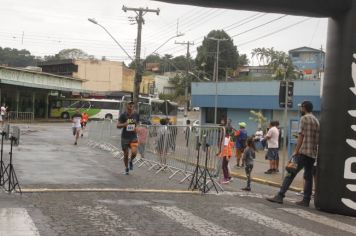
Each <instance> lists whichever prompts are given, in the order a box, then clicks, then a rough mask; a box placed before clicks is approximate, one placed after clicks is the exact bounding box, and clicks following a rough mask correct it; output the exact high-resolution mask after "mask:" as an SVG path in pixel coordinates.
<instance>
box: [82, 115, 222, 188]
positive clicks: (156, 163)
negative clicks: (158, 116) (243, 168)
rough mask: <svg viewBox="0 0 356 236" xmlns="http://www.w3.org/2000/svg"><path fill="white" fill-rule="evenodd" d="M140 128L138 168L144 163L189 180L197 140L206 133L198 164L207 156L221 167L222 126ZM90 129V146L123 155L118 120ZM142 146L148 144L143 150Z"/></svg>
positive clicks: (212, 167) (210, 163) (92, 124)
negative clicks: (204, 144)
mask: <svg viewBox="0 0 356 236" xmlns="http://www.w3.org/2000/svg"><path fill="white" fill-rule="evenodd" d="M138 129H139V131H138V134H139V151H138V157H137V158H136V160H135V164H136V165H138V167H142V166H144V165H145V166H147V167H148V168H149V170H155V174H158V173H159V172H161V171H169V172H170V176H169V179H172V178H173V177H174V176H178V175H180V176H181V178H180V182H184V181H186V180H190V178H191V176H192V174H193V172H194V170H195V166H196V164H197V155H198V150H197V146H198V145H197V142H201V140H203V136H206V144H207V145H206V146H207V148H205V147H201V148H200V152H199V154H200V158H199V165H200V166H204V165H205V159H206V158H207V163H208V164H207V167H208V168H209V169H210V170H211V171H216V170H217V168H221V167H220V166H218V163H219V158H220V157H219V156H218V154H219V153H220V147H221V145H222V140H223V138H224V136H225V129H224V128H223V127H218V126H194V127H190V126H173V125H172V126H171V125H168V126H160V125H151V126H139V127H138ZM88 132H89V134H88V138H89V141H88V144H89V146H92V147H93V148H100V149H103V150H106V151H110V152H112V153H113V155H114V156H115V157H119V158H121V159H122V158H123V153H122V151H121V145H120V137H121V131H120V130H118V129H117V128H116V122H112V121H110V120H105V121H96V122H90V123H89V124H88ZM140 134H141V136H140ZM140 146H144V147H145V148H144V152H142V153H140ZM141 150H142V149H141Z"/></svg>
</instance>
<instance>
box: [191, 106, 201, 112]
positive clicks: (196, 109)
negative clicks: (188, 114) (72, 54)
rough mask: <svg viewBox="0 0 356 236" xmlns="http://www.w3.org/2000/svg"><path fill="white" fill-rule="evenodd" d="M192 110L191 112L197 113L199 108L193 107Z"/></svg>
mask: <svg viewBox="0 0 356 236" xmlns="http://www.w3.org/2000/svg"><path fill="white" fill-rule="evenodd" d="M192 110H193V111H199V110H200V108H199V107H193V108H192Z"/></svg>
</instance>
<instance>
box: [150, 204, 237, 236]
mask: <svg viewBox="0 0 356 236" xmlns="http://www.w3.org/2000/svg"><path fill="white" fill-rule="evenodd" d="M152 209H153V210H155V211H157V212H159V213H161V214H164V215H166V216H168V217H169V218H170V219H172V220H174V221H176V222H178V223H180V224H181V225H183V226H184V227H186V228H188V229H191V230H194V231H196V232H198V233H199V234H200V235H206V236H208V235H209V236H210V235H211V236H215V235H221V236H222V235H224V236H225V235H226V236H228V235H238V234H237V233H235V232H231V231H229V230H227V229H224V228H222V227H220V226H218V225H216V224H214V223H212V222H210V221H207V220H205V219H203V218H200V217H199V216H195V215H193V214H192V213H190V212H187V211H184V210H182V209H179V208H178V207H175V206H152Z"/></svg>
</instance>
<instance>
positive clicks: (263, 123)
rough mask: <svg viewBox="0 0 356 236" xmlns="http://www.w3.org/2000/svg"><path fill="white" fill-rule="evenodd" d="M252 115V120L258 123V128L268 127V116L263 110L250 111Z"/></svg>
mask: <svg viewBox="0 0 356 236" xmlns="http://www.w3.org/2000/svg"><path fill="white" fill-rule="evenodd" d="M250 113H251V115H252V117H250V120H253V121H254V122H256V123H257V128H261V129H262V130H265V129H266V128H267V118H266V117H265V116H264V115H263V113H262V112H261V111H254V110H251V111H250Z"/></svg>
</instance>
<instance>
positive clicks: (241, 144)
mask: <svg viewBox="0 0 356 236" xmlns="http://www.w3.org/2000/svg"><path fill="white" fill-rule="evenodd" d="M239 126H240V129H238V130H236V131H235V134H234V136H235V140H236V144H235V149H236V158H237V164H236V167H237V168H240V160H241V157H242V153H243V152H244V150H245V147H246V140H247V130H246V123H245V122H240V123H239ZM241 167H244V161H243V160H242V161H241Z"/></svg>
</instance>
